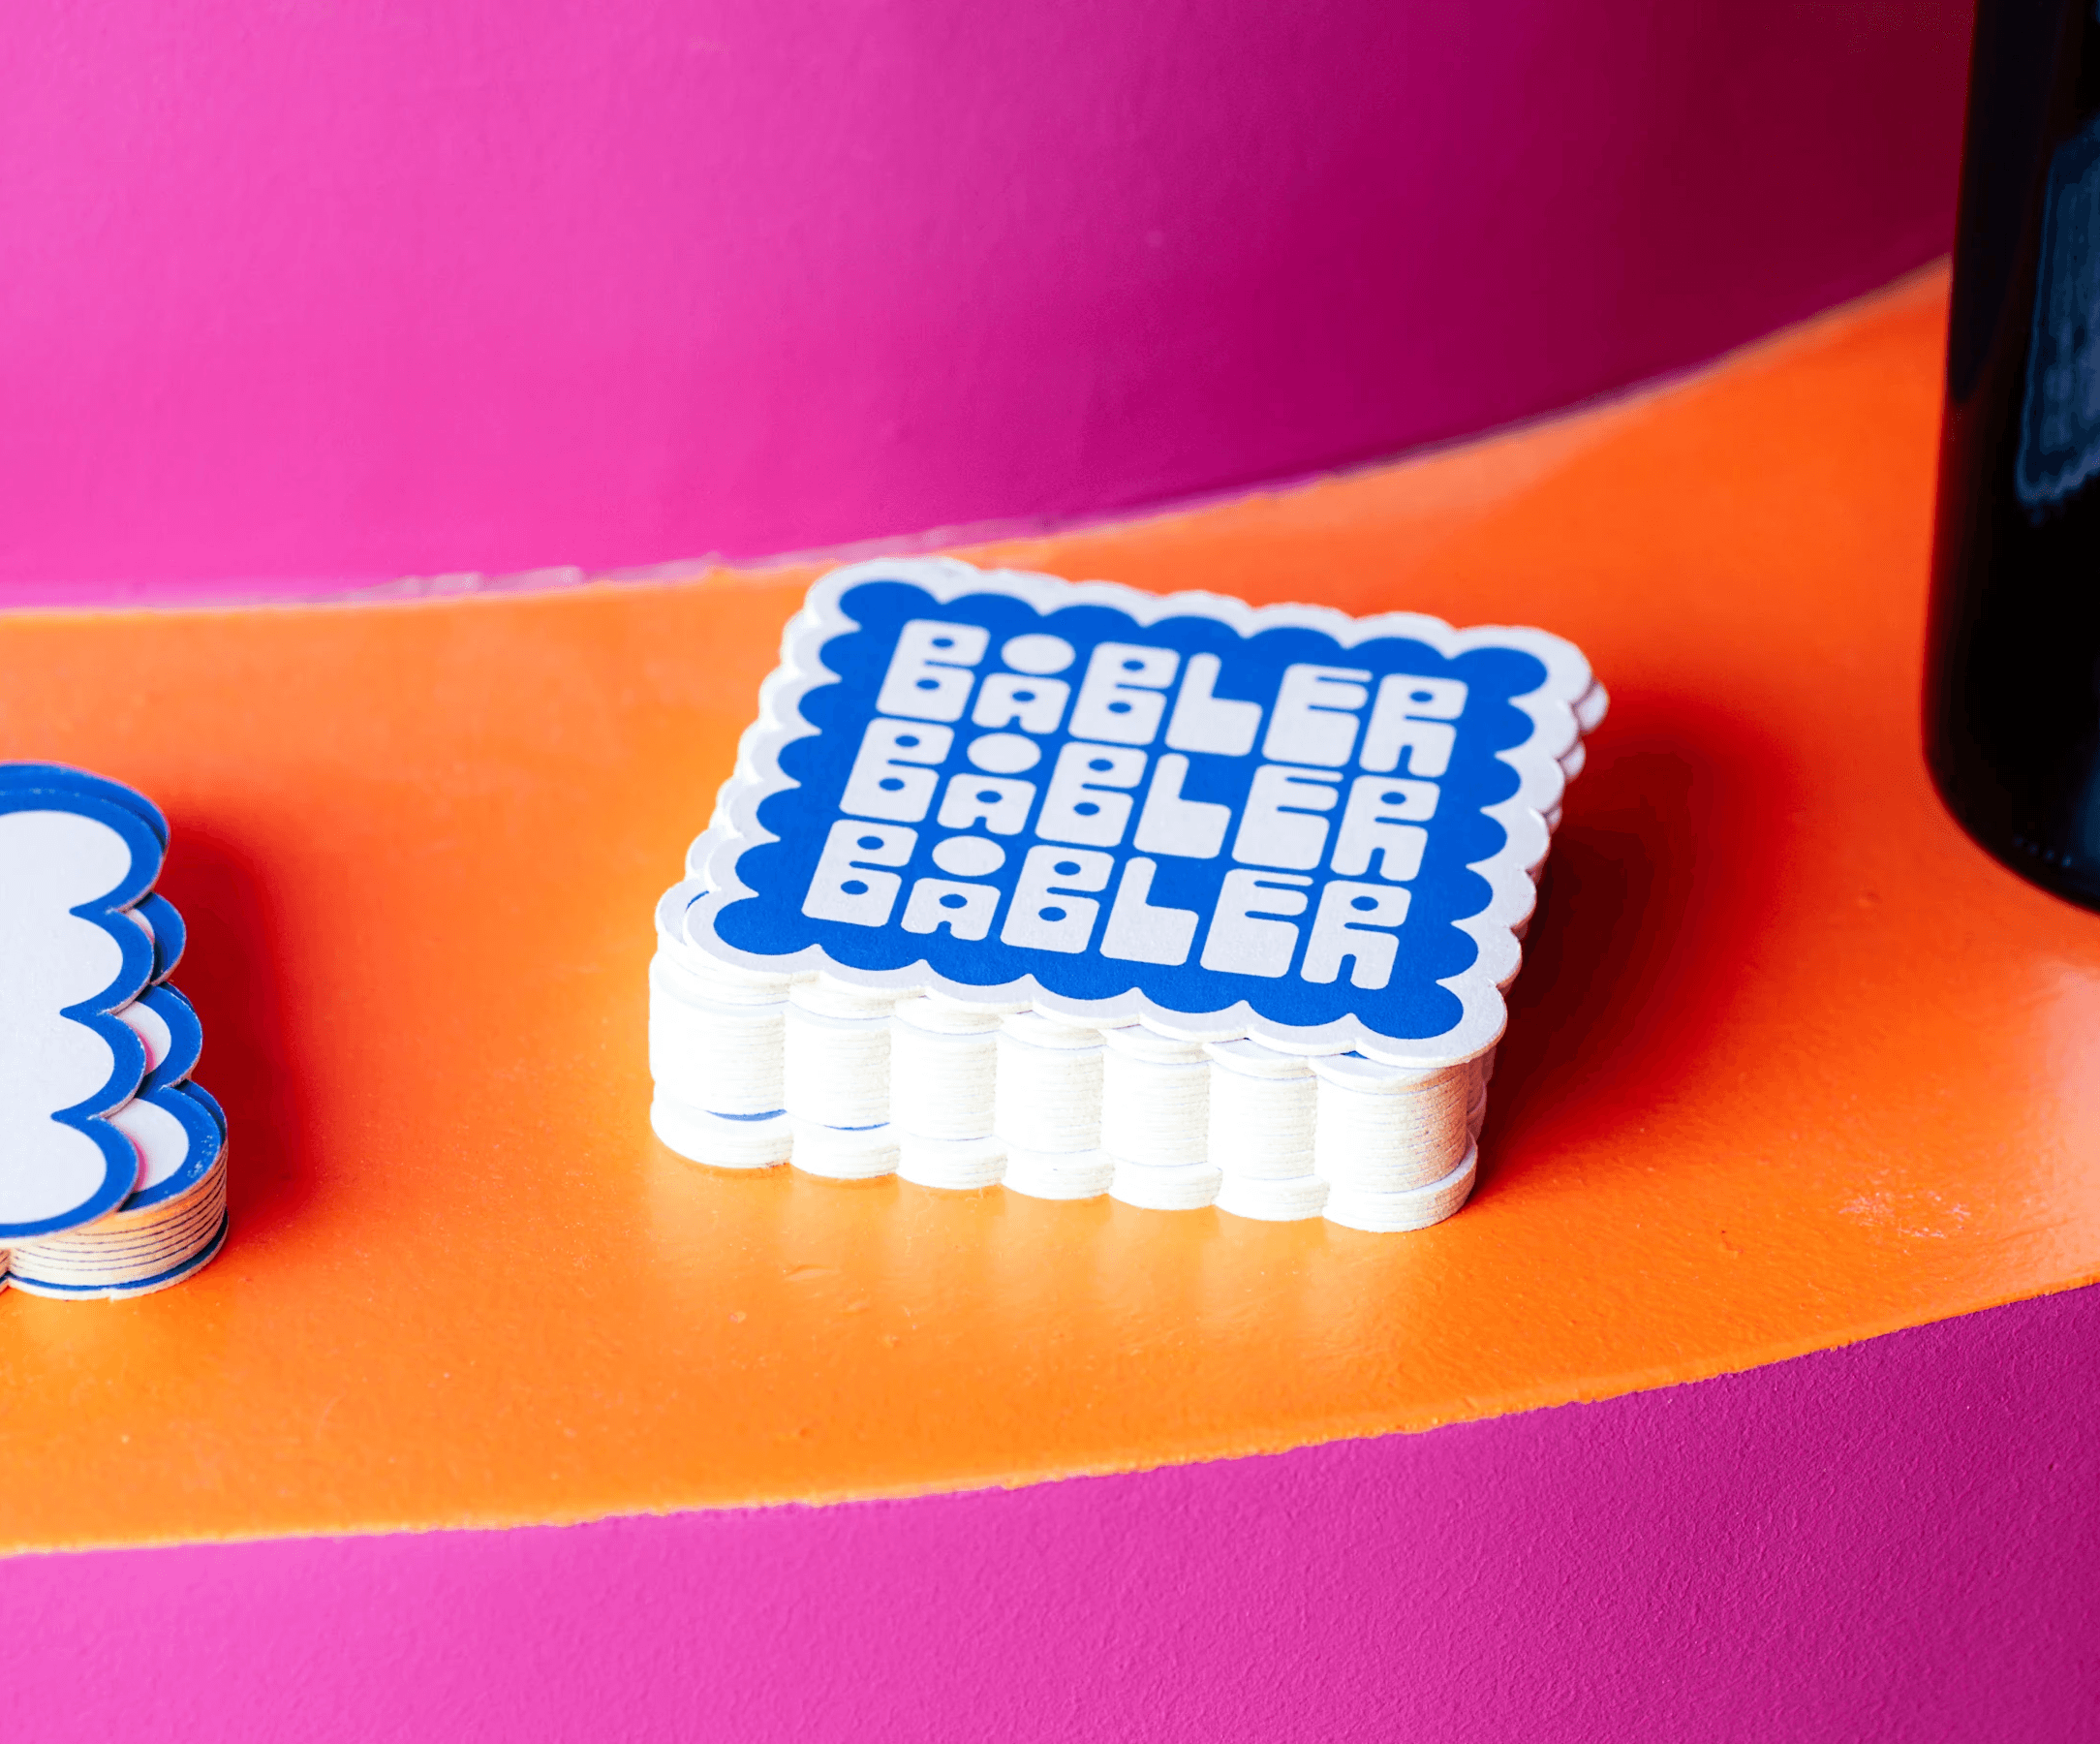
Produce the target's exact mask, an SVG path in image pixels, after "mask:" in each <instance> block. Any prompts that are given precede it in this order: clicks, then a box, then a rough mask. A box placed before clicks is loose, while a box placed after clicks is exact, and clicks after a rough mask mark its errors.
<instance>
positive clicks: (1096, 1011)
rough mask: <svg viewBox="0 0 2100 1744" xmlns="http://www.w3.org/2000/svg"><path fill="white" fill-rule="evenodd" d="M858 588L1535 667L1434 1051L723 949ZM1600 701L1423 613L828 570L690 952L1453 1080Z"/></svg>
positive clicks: (1337, 1025) (943, 567)
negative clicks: (1019, 1003) (829, 648)
mask: <svg viewBox="0 0 2100 1744" xmlns="http://www.w3.org/2000/svg"><path fill="white" fill-rule="evenodd" d="M864 581H907V582H910V583H911V584H912V585H914V586H917V587H920V588H923V589H924V590H925V591H926V592H927V593H928V594H929V595H931V596H932V597H933V598H934V599H935V600H936V601H938V602H941V603H943V604H944V603H946V602H947V601H949V600H954V599H958V598H960V597H962V596H963V595H965V594H976V593H1000V594H1006V595H1008V596H1010V597H1012V598H1014V599H1018V600H1023V601H1025V602H1027V603H1028V604H1029V605H1031V606H1033V607H1035V608H1036V609H1037V610H1038V611H1044V612H1048V611H1054V610H1057V609H1059V608H1061V607H1066V606H1073V605H1100V606H1108V607H1114V608H1115V609H1116V610H1118V611H1121V612H1124V613H1126V614H1127V615H1128V616H1129V617H1130V619H1131V620H1132V621H1133V622H1136V623H1138V624H1151V623H1156V622H1158V620H1160V619H1162V618H1169V617H1189V616H1198V617H1208V618H1214V619H1216V620H1218V621H1219V622H1220V623H1223V624H1227V625H1229V626H1231V628H1232V629H1233V630H1235V631H1236V632H1238V633H1239V634H1240V635H1241V636H1243V637H1251V636H1252V635H1254V634H1255V633H1256V632H1258V631H1261V630H1268V629H1274V628H1278V627H1304V628H1307V629H1311V630H1316V631H1318V632H1320V633H1321V634H1322V635H1325V636H1328V637H1331V638H1334V640H1335V641H1336V642H1337V643H1339V644H1340V645H1341V646H1343V647H1351V646H1353V645H1355V644H1356V643H1358V642H1363V641H1372V640H1375V639H1378V638H1385V637H1405V638H1409V639H1411V640H1414V641H1420V642H1426V643H1428V644H1429V645H1430V646H1431V647H1434V648H1436V650H1437V651H1438V652H1439V653H1441V654H1443V655H1445V656H1446V657H1447V658H1449V657H1452V656H1455V655H1458V654H1462V653H1465V652H1467V651H1468V650H1470V649H1473V648H1517V649H1521V650H1522V651H1523V652H1525V653H1527V654H1529V655H1532V656H1533V657H1534V658H1536V659H1537V660H1538V661H1539V662H1540V663H1541V664H1543V665H1544V667H1545V669H1546V681H1545V683H1543V684H1542V685H1540V686H1539V687H1538V689H1536V690H1535V691H1530V692H1528V693H1527V694H1525V695H1524V696H1521V697H1515V698H1512V699H1511V701H1512V703H1513V704H1514V705H1515V706H1516V707H1518V708H1521V709H1522V710H1524V712H1525V713H1526V714H1528V715H1529V716H1530V717H1531V723H1532V726H1531V736H1530V737H1529V738H1528V739H1526V740H1525V741H1524V743H1523V744H1521V745H1515V746H1512V747H1511V748H1509V749H1508V750H1506V751H1501V752H1498V753H1497V755H1498V756H1499V757H1500V758H1501V760H1502V761H1503V762H1504V763H1509V764H1510V765H1511V766H1512V767H1513V768H1515V769H1516V771H1517V774H1518V778H1519V779H1518V786H1517V791H1516V793H1515V794H1511V795H1510V797H1509V798H1507V799H1505V800H1503V801H1501V802H1500V803H1499V804H1497V805H1490V806H1485V807H1483V808H1482V809H1483V810H1484V811H1485V813H1486V814H1487V816H1489V817H1491V818H1493V819H1495V821H1496V822H1497V823H1498V824H1500V825H1502V831H1503V844H1502V847H1501V849H1500V851H1499V852H1498V853H1496V854H1494V855H1492V856H1489V857H1488V858H1487V859H1484V860H1475V861H1473V862H1471V864H1470V868H1469V869H1470V870H1472V871H1475V872H1478V873H1480V874H1481V875H1482V876H1483V877H1484V878H1485V879H1486V880H1487V881H1488V887H1489V897H1488V903H1487V906H1486V907H1485V908H1483V909H1482V910H1481V911H1480V912H1479V913H1478V914H1475V915H1473V916H1470V917H1469V918H1467V919H1464V920H1457V921H1454V922H1452V924H1453V925H1455V926H1457V927H1458V928H1459V930H1460V931H1462V932H1465V933H1467V934H1470V935H1471V937H1472V939H1473V940H1474V942H1475V944H1476V945H1477V946H1478V947H1479V950H1478V953H1477V954H1476V955H1475V957H1474V959H1473V962H1472V965H1471V967H1470V968H1468V969H1467V970H1465V971H1464V972H1463V973H1462V974H1459V975H1454V976H1451V977H1448V978H1447V979H1445V980H1443V981H1439V982H1438V983H1437V984H1438V985H1439V986H1443V987H1448V988H1449V989H1450V990H1451V991H1452V992H1453V993H1455V994H1457V995H1458V998H1459V1003H1460V1006H1461V1015H1460V1017H1459V1020H1458V1022H1457V1023H1455V1024H1453V1025H1452V1027H1451V1028H1450V1029H1448V1030H1446V1031H1445V1032H1444V1033H1443V1034H1442V1035H1440V1036H1432V1037H1428V1038H1421V1037H1410V1038H1400V1037H1392V1036H1385V1035H1381V1034H1380V1033H1379V1032H1377V1031H1376V1030H1374V1029H1372V1028H1371V1027H1370V1026H1369V1025H1368V1024H1366V1023H1365V1022H1364V1021H1363V1020H1362V1019H1361V1018H1359V1017H1356V1016H1353V1015H1351V1016H1348V1017H1342V1018H1337V1019H1335V1020H1334V1021H1333V1022H1330V1023H1323V1024H1316V1025H1303V1024H1287V1023H1280V1022H1277V1021H1276V1020H1275V1019H1273V1018H1269V1017H1265V1016H1263V1015H1262V1014H1261V1013H1260V1012H1256V1011H1254V1010H1253V1008H1252V1007H1251V1006H1250V1005H1249V1004H1248V1002H1247V1001H1246V1000H1244V999H1243V1000H1238V1001H1236V1002H1235V1003H1234V1004H1232V1005H1230V1006H1228V1007H1226V1008H1225V1009H1223V1010H1222V1011H1217V1012H1193V1013H1191V1012H1177V1011H1172V1010H1169V1009H1167V1008H1165V1007H1163V1006H1160V1005H1158V1004H1157V1003H1156V1002H1155V1001H1154V1000H1152V999H1151V998H1149V997H1148V996H1147V995H1145V994H1144V993H1143V992H1141V991H1139V990H1138V989H1137V988H1134V987H1133V988H1131V989H1130V990H1129V991H1128V992H1126V993H1123V994H1119V995H1117V996H1116V997H1114V998H1111V999H1091V1000H1089V999H1072V998H1068V997H1066V996H1065V995H1064V994H1061V993H1055V992H1052V991H1051V990H1049V989H1048V988H1046V987H1043V986H1042V985H1040V984H1039V983H1038V982H1037V981H1036V980H1035V977H1034V976H1032V975H1031V976H1023V977H1022V978H1020V979H1019V980H1018V981H1007V982H1004V983H1001V984H999V985H997V986H984V985H980V984H975V983H972V982H968V981H951V980H949V979H948V978H947V977H945V976H942V975H940V974H938V973H936V972H935V970H934V969H933V967H932V965H931V964H929V963H927V962H925V961H923V960H921V961H920V962H919V963H917V964H915V965H912V966H911V967H909V968H903V969H879V970H869V969H856V968H853V967H851V966H849V965H847V964H842V963H837V962H834V961H833V960H832V959H831V957H830V955H829V954H828V953H827V952H826V951H825V950H824V949H823V947H822V946H820V945H812V946H808V947H806V948H805V949H803V950H799V951H795V952H793V953H791V954H789V955H787V956H764V955H759V954H757V953H754V952H751V951H746V950H739V949H738V948H737V947H735V946H733V945H730V944H727V943H726V942H725V941H724V940H723V939H722V938H721V937H720V936H719V935H718V934H717V933H716V931H715V926H714V919H715V916H716V915H717V914H719V913H720V912H721V911H722V910H723V909H724V908H726V906H727V905H728V904H730V903H732V902H737V901H741V900H742V899H743V898H745V897H747V896H754V895H757V891H756V890H753V889H752V888H750V887H749V886H747V885H745V884H744V883H743V881H742V880H741V879H739V878H738V877H737V872H736V867H737V861H738V859H739V858H740V857H741V856H742V855H743V852H744V850H745V849H747V848H756V847H758V846H760V845H762V844H764V843H767V842H771V841H774V840H776V839H777V838H776V837H775V836H774V835H773V834H772V833H771V832H770V831H768V830H765V829H763V828H761V827H760V826H759V824H758V821H757V814H758V806H759V804H760V803H761V802H762V801H764V800H765V799H767V798H769V797H770V796H771V795H772V794H777V793H782V792H785V791H786V790H787V789H789V788H792V787H795V786H797V785H798V784H797V783H796V782H795V781H793V780H792V779H791V778H790V777H788V776H787V775H786V774H785V773H783V772H782V769H781V766H780V754H781V751H782V750H783V749H784V748H785V747H786V746H787V745H789V744H791V743H793V742H794V741H795V740H796V739H798V738H804V737H807V736H809V735H810V734H812V733H814V732H817V729H816V728H815V727H813V726H811V725H810V723H809V722H808V721H807V720H805V719H804V718H803V715H802V708H801V701H802V698H803V696H804V695H805V694H806V693H807V692H809V691H811V690H813V689H815V688H816V687H817V686H818V685H822V684H831V683H836V682H837V681H838V674H837V673H835V672H833V671H831V670H829V669H828V668H827V667H825V666H824V664H823V662H822V660H821V658H820V653H821V650H822V648H823V645H824V644H825V643H826V642H827V641H829V640H830V639H831V638H833V637H835V636H839V635H842V634H845V633H847V632H849V631H853V630H857V629H859V628H860V627H861V626H860V625H859V623H858V622H857V621H856V620H855V619H853V618H852V617H850V616H849V614H848V613H847V612H846V611H845V609H844V608H843V607H842V605H841V600H842V598H843V597H844V595H845V594H846V593H847V591H848V590H849V589H850V588H853V587H856V586H858V585H859V584H860V583H862V582H864ZM1592 693H1594V695H1592ZM1601 697H1602V692H1601V690H1599V689H1598V688H1597V687H1596V685H1595V683H1594V680H1593V678H1592V675H1591V673H1590V663H1589V661H1588V660H1586V659H1585V658H1584V657H1583V653H1582V650H1581V649H1579V648H1577V647H1576V646H1575V645H1574V644H1573V643H1572V642H1568V641H1564V640H1562V639H1561V638H1560V637H1558V636H1554V635H1551V634H1549V633H1548V632H1546V631H1544V630H1530V629H1510V628H1504V627H1499V626H1493V625H1483V626H1479V627H1476V628H1473V629H1469V630H1454V629H1453V628H1452V627H1451V626H1450V625H1449V624H1447V623H1445V622H1444V621H1443V620H1442V619H1441V618H1435V617H1428V616H1425V615H1423V614H1421V613H1418V612H1408V611H1393V612H1382V613H1380V614H1379V615H1377V616H1376V617H1362V618H1357V617H1350V616H1349V615H1348V614H1347V613H1345V612H1341V611H1337V610H1335V609H1333V608H1332V607H1325V606H1295V605H1293V606H1258V607H1257V606H1250V605H1248V604H1247V603H1246V602H1245V601H1244V600H1235V599H1230V598H1227V597H1225V596H1223V595H1220V594H1207V593H1175V594H1150V593H1140V592H1139V591H1138V590H1137V589H1135V588H1132V587H1125V586H1123V585H1122V584H1121V583H1119V582H1114V581H1066V580H1064V579H1062V578H1060V577H1059V576H1041V575H1032V574H1029V573H1027V572H1025V571H1020V570H980V569H977V568H975V567H973V565H971V564H968V563H964V562H962V561H961V560H960V559H958V558H953V557H914V558H904V559H896V560H880V559H879V560H876V561H872V562H867V563H855V564H850V565H849V566H848V567H846V568H844V569H839V570H833V571H832V572H831V573H830V574H829V575H827V576H823V577H822V578H821V579H819V580H818V582H817V583H816V584H815V585H814V586H813V587H811V589H810V592H809V597H808V599H807V600H806V601H805V602H804V605H803V607H802V609H801V610H800V611H798V612H796V613H795V615H794V616H793V617H792V618H790V619H789V620H788V621H787V628H786V629H785V630H784V631H783V632H782V635H781V663H780V665H779V666H778V667H776V668H775V669H774V670H773V671H772V672H771V673H770V674H768V676H767V677H766V679H765V682H764V683H763V684H761V685H760V686H759V687H758V718H757V720H756V721H754V722H753V723H752V724H751V726H750V727H749V728H747V729H746V730H745V732H744V735H743V738H742V740H741V741H740V742H739V744H738V747H737V758H736V769H735V772H734V773H733V774H732V775H731V776H730V778H729V779H728V781H727V782H726V783H725V784H724V786H723V789H722V794H721V796H720V798H719V800H718V801H717V806H716V813H715V818H714V821H713V823H712V824H711V825H710V827H709V834H710V835H712V836H714V838H715V839H714V841H713V843H712V845H711V846H710V847H709V848H708V849H707V850H706V851H705V855H704V859H705V865H704V869H703V868H701V867H698V866H695V867H694V868H692V869H693V871H694V872H695V873H696V874H697V875H698V876H699V877H701V878H702V879H704V881H705V882H706V883H707V885H708V886H709V887H710V888H709V892H708V894H706V895H705V896H703V897H701V898H700V899H699V900H698V901H697V902H695V904H693V906H692V907H691V908H690V909H689V910H688V911H687V914H686V919H685V932H686V935H687V937H688V938H690V939H691V940H692V942H693V943H694V944H695V945H697V946H699V947H700V948H701V949H702V950H706V951H708V952H710V953H712V954H715V955H718V956H720V957H722V958H723V959H724V960H725V961H727V962H730V963H734V964H736V965H737V966H739V967H741V968H745V969H751V970H757V971H762V972H766V973H771V974H776V975H777V974H790V975H793V974H804V973H811V972H816V971H822V972H824V973H826V974H828V975H831V976H834V977H836V978H837V979H838V980H840V981H846V982H849V983H850V984H853V985H857V986H866V987H880V988H887V989H891V990H895V991H899V992H902V991H907V990H912V989H918V988H931V989H932V990H934V991H936V992H940V993H944V994H948V995H951V996H953V997H956V998H959V999H984V998H988V997H991V998H998V999H1013V1000H1017V999H1027V1000H1031V1001H1033V1002H1034V1004H1035V1007H1036V1009H1037V1010H1039V1011H1041V1012H1044V1013H1046V1014H1050V1015H1058V1016H1066V1017H1072V1018H1076V1019H1079V1020H1081V1021H1084V1022H1087V1023H1094V1024H1102V1025H1119V1024H1126V1023H1142V1024H1144V1025H1145V1026H1146V1027H1147V1028H1149V1029H1154V1030H1157V1031H1158V1032H1159V1033H1160V1034H1162V1035H1169V1036H1176V1037H1182V1038H1186V1039H1188V1040H1190V1041H1203V1042H1229V1041H1236V1040H1238V1039H1240V1038H1241V1037H1248V1038H1251V1039H1252V1040H1253V1041H1256V1042H1259V1043H1263V1044H1264V1045H1265V1046H1269V1047H1274V1048H1277V1049H1279V1050H1281V1051H1282V1052H1285V1053H1296V1054H1329V1053H1348V1052H1352V1051H1353V1052H1359V1053H1364V1054H1368V1055H1369V1056H1370V1057H1371V1058H1373V1059H1374V1060H1383V1061H1386V1062H1388V1063H1389V1064H1392V1065H1396V1066H1407V1067H1416V1068H1430V1067H1443V1066H1456V1065H1459V1064H1461V1063H1463V1062H1465V1061H1467V1060H1469V1059H1471V1058H1473V1057H1474V1056H1475V1055H1476V1054H1479V1053H1482V1052H1484V1051H1486V1050H1487V1049H1488V1048H1490V1047H1492V1046H1494V1044H1495V1043H1497V1042H1498V1040H1500V1038H1501V1034H1502V1030H1503V1028H1504V1026H1505V1025H1506V1023H1507V1020H1508V1009H1507V1006H1506V1005H1505V1003H1504V1001H1503V997H1502V995H1503V990H1504V989H1506V988H1507V987H1508V985H1509V983H1510V982H1511V981H1513V980H1515V979H1516V974H1517V969H1518V967H1519V965H1520V963H1521V962H1522V960H1523V946H1522V944H1521V943H1520V941H1519V938H1518V930H1517V929H1519V928H1520V927H1522V926H1524V925H1525V923H1526V922H1527V921H1529V919H1530V916H1531V911H1532V908H1533V907H1534V905H1535V904H1536V902H1537V898H1538V889H1537V886H1536V885H1535V884H1534V883H1533V882H1532V877H1531V874H1532V872H1533V870H1534V868H1536V867H1537V866H1538V864H1539V863H1540V861H1542V860H1543V859H1544V858H1545V857H1546V851H1547V848H1548V846H1549V843H1550V832H1549V830H1548V828H1547V825H1546V816H1547V814H1548V813H1550V812H1551V811H1553V810H1554V808H1555V807H1557V806H1558V805H1560V799H1561V795H1562V794H1563V793H1564V792H1565V790H1566V786H1567V778H1566V775H1565V773H1564V772H1563V770H1562V769H1561V766H1560V759H1561V758H1562V757H1564V756H1566V755H1567V754H1568V753H1569V752H1570V751H1572V750H1573V749H1574V748H1575V746H1576V745H1577V744H1578V743H1580V742H1581V739H1582V735H1583V731H1584V722H1582V721H1578V719H1577V718H1576V712H1575V710H1576V705H1577V704H1578V703H1584V704H1586V710H1587V709H1594V708H1595V707H1596V706H1597V705H1598V701H1599V700H1600V699H1601ZM1591 724H1593V723H1591ZM718 831H719V833H717V832H718ZM697 846H698V844H695V847H697Z"/></svg>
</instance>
